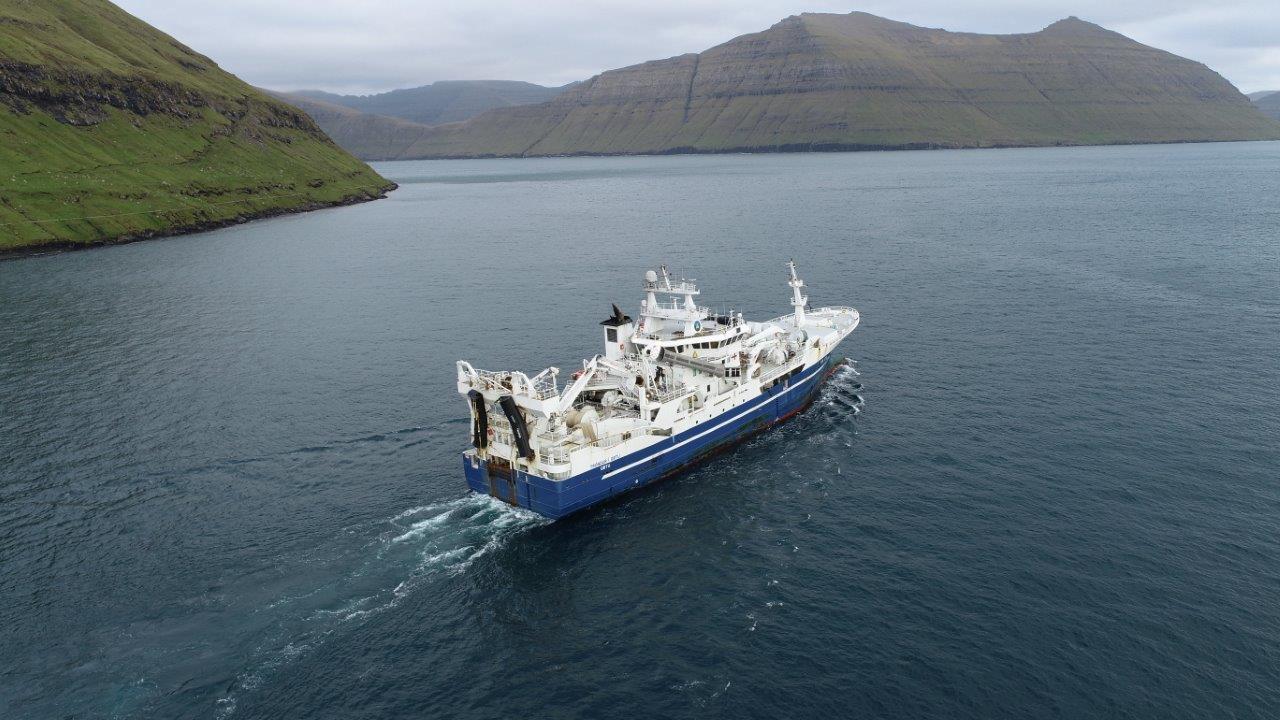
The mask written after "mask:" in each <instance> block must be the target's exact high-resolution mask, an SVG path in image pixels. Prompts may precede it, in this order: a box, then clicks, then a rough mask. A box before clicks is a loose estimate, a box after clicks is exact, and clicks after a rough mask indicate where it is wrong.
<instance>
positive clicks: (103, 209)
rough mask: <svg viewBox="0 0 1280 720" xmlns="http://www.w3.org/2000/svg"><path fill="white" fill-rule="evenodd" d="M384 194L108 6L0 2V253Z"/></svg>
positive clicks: (185, 52)
mask: <svg viewBox="0 0 1280 720" xmlns="http://www.w3.org/2000/svg"><path fill="white" fill-rule="evenodd" d="M393 187H395V185H394V184H393V183H391V182H389V181H387V180H385V179H383V178H381V177H379V176H378V174H377V173H375V172H374V171H373V170H372V169H371V168H369V167H368V166H367V165H365V164H364V163H361V162H359V161H358V160H356V159H355V158H353V157H352V156H351V155H349V154H348V153H346V152H344V151H343V150H342V149H340V148H339V147H338V146H336V145H335V144H334V143H333V141H332V140H330V139H329V138H328V137H327V136H326V135H325V134H324V133H323V132H321V130H320V128H318V127H317V126H316V124H315V123H314V122H312V120H311V119H310V118H308V117H307V116H306V115H304V114H303V113H300V112H298V111H297V110H296V109H294V108H292V107H290V106H288V105H285V104H284V103H281V102H278V101H276V100H274V99H272V98H270V97H268V96H267V95H265V94H263V93H261V92H259V91H257V90H255V89H254V88H252V87H250V86H249V85H246V84H245V83H244V82H242V81H241V80H239V79H238V78H236V77H235V76H234V75H231V74H230V73H227V72H225V71H223V70H222V69H221V68H219V67H218V66H217V64H216V63H214V62H213V61H212V60H210V59H209V58H207V57H205V56H203V55H200V54H199V53H196V52H195V51H193V50H191V49H190V48H188V47H186V46H185V45H182V44H181V43H179V42H178V41H177V40H175V39H173V38H171V37H169V36H168V35H165V34H164V33H161V32H160V31H159V30H156V29H155V28H153V27H151V26H149V25H147V24H146V23H144V22H142V21H141V20H138V19H137V18H135V17H133V16H131V15H129V14H128V13H126V12H125V11H123V10H121V9H120V8H118V7H116V6H115V5H113V4H111V3H110V2H106V0H40V2H28V1H26V0H0V253H3V252H8V251H13V250H17V249H24V248H31V247H37V246H62V247H73V246H76V245H84V244H100V243H108V242H119V241H124V240H130V239H137V238H143V237H152V236H156V235H168V234H173V233H178V232H188V231H194V230H201V229H207V228H211V227H218V226H221V225H226V224H230V223H234V222H241V221H243V220H246V219H249V218H254V217H264V216H267V215H275V214H280V213H285V212H297V211H301V210H308V209H314V208H317V207H324V206H330V205H337V204H342V203H347V202H355V201H360V200H369V199H373V198H376V197H380V196H381V195H382V194H383V193H384V192H385V191H386V190H388V189H390V188H393Z"/></svg>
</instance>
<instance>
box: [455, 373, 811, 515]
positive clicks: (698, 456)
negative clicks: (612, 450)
mask: <svg viewBox="0 0 1280 720" xmlns="http://www.w3.org/2000/svg"><path fill="white" fill-rule="evenodd" d="M831 365H832V361H831V356H830V355H828V356H827V357H825V358H823V359H822V360H821V361H820V362H818V363H815V364H814V365H812V366H810V367H807V368H805V369H804V370H803V371H802V372H800V373H798V374H796V375H795V376H793V377H791V378H790V380H789V381H787V382H786V383H785V384H782V385H778V386H775V387H773V388H770V389H769V390H766V391H765V392H763V393H761V394H760V395H759V396H758V397H756V398H755V399H753V400H750V401H748V402H746V403H743V404H742V405H741V406H740V407H738V408H735V409H734V410H733V411H731V412H729V413H726V414H725V415H723V416H721V417H717V418H715V419H713V420H709V421H707V422H705V423H703V424H701V425H699V426H697V427H695V428H691V429H689V430H686V431H685V432H683V433H680V434H679V435H674V436H672V437H669V438H665V439H663V440H662V441H660V442H658V443H655V444H653V445H650V446H649V447H646V448H645V449H643V450H640V451H638V452H635V453H632V454H630V455H626V456H624V457H621V458H618V459H617V460H614V461H612V462H609V463H607V464H605V465H601V466H600V467H596V468H592V469H591V470H588V471H586V472H582V473H579V474H577V475H574V476H573V477H570V478H567V479H565V480H550V479H548V478H544V477H540V476H538V475H531V474H529V473H526V472H523V471H521V470H518V469H516V470H512V471H511V475H510V476H509V477H508V476H505V475H503V476H498V475H497V474H494V475H492V476H491V474H490V473H489V470H488V467H487V466H486V464H485V463H483V462H479V461H477V462H475V463H474V464H473V462H472V458H470V457H468V456H466V455H464V456H463V459H462V467H463V470H464V472H465V473H466V476H467V485H469V486H470V487H471V489H472V490H474V491H476V492H478V493H484V494H486V495H492V496H494V497H496V498H498V499H500V500H503V501H504V502H507V503H510V504H512V505H517V506H519V507H522V508H527V509H529V510H533V511H534V512H536V513H538V514H540V515H545V516H546V517H549V518H553V519H554V518H562V517H564V516H566V515H570V514H572V513H575V512H577V511H579V510H583V509H585V508H588V507H591V506H592V505H595V504H597V503H600V502H603V501H605V500H608V499H609V498H611V497H614V496H615V495H620V494H622V493H624V492H626V491H628V490H634V489H636V488H640V487H644V486H645V485H648V484H650V483H652V482H655V481H657V480H660V479H662V478H665V477H668V476H670V475H674V474H676V473H677V472H679V471H681V470H685V469H688V468H689V467H690V466H691V465H692V464H693V463H696V462H698V461H699V460H702V459H704V458H706V457H707V456H709V455H711V454H713V453H715V452H716V451H717V450H721V449H723V448H725V447H727V446H729V445H732V444H733V443H735V442H738V441H740V440H743V439H745V438H747V437H749V436H751V435H754V434H756V433H758V432H760V431H762V430H765V429H767V428H769V427H771V426H773V425H775V424H777V423H779V422H781V421H783V420H786V419H787V418H789V417H791V416H792V415H795V414H796V413H798V412H800V411H801V410H803V409H805V408H806V407H808V405H809V403H811V402H813V398H814V396H815V395H817V393H818V389H819V388H821V387H822V383H823V381H824V380H825V379H826V378H827V376H828V375H829V374H830V371H831Z"/></svg>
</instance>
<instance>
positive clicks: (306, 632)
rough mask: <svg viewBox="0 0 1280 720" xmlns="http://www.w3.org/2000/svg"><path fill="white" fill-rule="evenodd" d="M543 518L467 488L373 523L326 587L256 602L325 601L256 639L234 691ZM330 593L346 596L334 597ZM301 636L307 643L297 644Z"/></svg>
mask: <svg viewBox="0 0 1280 720" xmlns="http://www.w3.org/2000/svg"><path fill="white" fill-rule="evenodd" d="M549 522H551V521H550V520H548V519H547V518H544V517H542V516H541V515H538V514H537V513H534V512H530V511H528V510H524V509H521V508H514V507H511V506H510V505H507V504H506V503H503V502H501V501H499V500H496V499H494V498H491V497H489V496H487V495H479V494H474V493H472V494H468V495H466V496H463V497H460V498H455V499H453V500H447V501H443V502H438V503H431V504H428V505H419V506H416V507H412V508H409V509H407V510H404V511H402V512H400V513H398V514H396V515H394V516H393V517H390V518H388V519H386V520H383V521H381V522H380V523H377V524H376V525H375V527H378V526H381V527H382V528H383V529H382V531H381V532H380V533H379V535H378V537H377V538H376V539H374V540H373V541H372V542H370V543H368V544H367V545H366V546H365V547H366V548H368V547H369V546H373V547H374V548H376V551H375V552H373V553H371V554H370V555H368V556H366V559H365V560H364V562H362V563H360V564H359V565H358V566H357V567H354V568H351V569H350V570H349V571H348V572H347V573H346V574H345V575H344V576H343V577H340V578H335V579H334V581H333V582H332V583H331V584H329V585H324V586H321V587H320V588H316V589H315V590H311V591H308V592H303V593H296V594H293V595H290V596H287V597H284V598H280V599H278V600H276V601H274V602H272V603H270V604H268V605H267V606H266V608H264V609H265V610H268V611H273V612H277V613H284V612H287V608H288V607H289V606H292V605H297V604H300V603H302V601H305V600H307V599H311V598H314V599H315V600H314V603H315V604H316V605H318V604H321V603H323V604H325V605H328V607H316V606H314V605H313V606H312V607H310V608H307V607H297V608H296V610H295V611H294V612H295V613H297V615H296V616H295V618H293V619H292V620H290V619H289V618H285V619H284V623H283V624H285V627H284V628H283V631H282V632H283V635H284V636H283V637H276V638H274V639H268V640H266V641H265V642H264V643H263V645H264V646H265V647H263V649H262V652H261V653H256V654H257V658H256V659H255V663H254V667H252V668H248V669H246V670H245V672H243V673H241V674H240V675H239V676H238V678H237V680H236V690H237V691H252V690H254V689H255V688H257V687H259V686H261V684H262V683H263V681H264V679H265V678H264V675H268V674H270V673H271V672H272V671H274V670H276V669H277V668H279V667H280V666H282V665H284V664H286V663H289V662H292V661H294V660H296V659H297V658H298V657H300V656H301V655H302V654H303V653H304V651H306V650H309V649H310V648H313V647H314V646H315V645H316V644H319V643H320V642H323V638H327V637H329V636H330V635H331V634H332V633H333V632H334V631H335V630H336V629H337V628H339V627H341V626H342V625H344V624H345V623H347V622H350V621H352V620H362V619H365V618H368V617H371V616H374V615H377V614H380V613H383V612H386V611H387V610H390V609H392V608H395V607H396V606H398V605H399V604H400V603H401V601H402V600H404V598H406V597H408V596H410V595H411V594H412V593H413V592H414V591H415V590H416V589H417V588H419V587H422V586H423V585H425V584H428V583H430V582H431V580H432V579H433V578H439V577H456V576H458V575H461V574H462V573H464V572H466V570H467V569H468V568H469V567H471V565H472V563H474V562H475V561H476V560H477V559H478V558H480V557H483V556H484V555H486V554H488V553H490V552H493V551H494V550H497V549H498V548H501V547H502V546H504V545H505V544H506V543H507V542H509V541H510V540H511V539H512V538H513V537H515V536H517V535H519V534H520V533H522V532H524V531H526V530H528V529H531V528H534V527H538V526H540V525H545V524H547V523H549ZM406 568H407V576H406ZM388 576H391V577H388ZM371 585H372V586H371ZM378 585H381V587H378ZM371 591H372V592H371ZM334 593H336V594H337V595H338V596H339V597H340V596H342V595H346V596H347V597H348V598H350V599H347V600H345V601H338V602H335V598H334V597H333V595H334ZM325 598H327V599H328V601H327V602H325V600H324V599H325ZM334 605H336V607H334ZM295 622H296V623H298V624H296V625H295V624H294V623H295ZM317 626H318V627H317ZM304 637H305V638H307V639H308V640H309V641H310V644H304V643H301V642H300V639H301V638H304ZM236 700H237V698H236V694H235V692H232V693H230V694H228V695H227V696H225V697H223V698H221V699H220V700H219V701H218V716H219V717H227V716H230V715H231V714H233V713H234V712H235V710H236V705H237V702H236Z"/></svg>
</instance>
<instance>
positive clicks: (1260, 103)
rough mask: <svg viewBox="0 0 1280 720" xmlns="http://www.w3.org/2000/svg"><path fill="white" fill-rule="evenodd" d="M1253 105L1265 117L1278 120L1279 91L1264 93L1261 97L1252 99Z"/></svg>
mask: <svg viewBox="0 0 1280 720" xmlns="http://www.w3.org/2000/svg"><path fill="white" fill-rule="evenodd" d="M1253 105H1254V107H1256V108H1258V109H1259V110H1261V111H1262V113H1263V114H1264V115H1266V116H1267V117H1272V118H1275V119H1276V120H1280V92H1270V93H1264V94H1263V95H1262V97H1259V98H1255V99H1254V101H1253Z"/></svg>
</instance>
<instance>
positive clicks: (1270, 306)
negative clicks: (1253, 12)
mask: <svg viewBox="0 0 1280 720" xmlns="http://www.w3.org/2000/svg"><path fill="white" fill-rule="evenodd" d="M378 168H379V169H380V170H381V171H382V172H383V173H384V174H385V175H387V176H388V177H391V178H393V179H395V180H396V181H398V182H399V183H400V184H401V189H400V190H399V191H397V192H395V193H394V194H392V195H391V196H390V198H389V199H387V200H383V201H380V202H375V203H370V204H365V205H360V206H356V207H349V208H342V209H335V210H329V211H323V212H316V213H312V214H308V215H302V216H296V217H287V218H279V219H275V220H269V221H264V222H256V223H252V224H249V225H245V226H241V227H236V228H230V229H226V230H222V231H218V232H213V233H208V234H205V235H200V236H191V237H182V238H174V239H170V240H163V241H152V242H145V243H138V244H134V245H128V246H122V247H115V248H108V249H100V250H93V251H86V252H80V253H70V254H60V255H50V256H44V257H33V258H27V259H21V260H14V261H9V262H3V263H0V409H2V413H0V462H2V464H0V474H2V480H0V657H3V659H4V661H3V663H2V664H0V716H3V717H5V718H303V717H306V718H390V717H431V718H475V719H477V720H479V719H482V718H483V719H487V718H496V717H533V718H599V717H670V718H685V717H687V718H694V717H698V718H702V717H724V718H772V717H802V718H828V717H859V718H990V717H1019V718H1078V717H1109V718H1205V717H1234V718H1270V717H1275V716H1276V715H1277V714H1280V202H1277V198H1280V143H1252V144H1219V145H1181V146H1163V147H1156V146H1146V147H1137V146H1135V147H1112V148H1063V149H1035V150H1000V151H959V152H900V153H861V154H813V155H757V156H709V157H656V158H594V159H588V158H580V159H544V160H523V161H508V160H491V161H476V162H470V161H468V162H412V163H387V164H381V165H379V166H378ZM791 257H794V258H795V259H796V261H797V262H798V263H799V267H800V270H801V274H802V275H803V277H804V278H805V279H806V280H807V281H808V284H809V286H810V294H811V297H812V300H813V304H814V305H822V304H849V305H854V306H856V307H858V308H859V309H860V310H861V312H862V314H863V324H862V326H861V327H860V328H859V329H858V331H857V332H855V333H854V334H853V336H852V337H851V338H850V339H849V340H848V341H846V343H845V345H844V346H842V348H841V349H840V352H841V354H843V355H846V356H848V357H849V358H850V359H852V360H853V361H855V364H854V365H851V366H850V369H848V370H845V371H842V372H841V373H840V374H838V375H836V376H835V377H834V378H833V379H832V380H831V381H830V382H829V384H828V385H827V386H826V388H825V389H824V390H823V392H822V395H821V397H820V398H819V400H818V402H817V403H816V404H815V405H814V407H812V408H811V409H810V410H809V411H807V412H805V413H804V414H802V415H800V416H798V417H797V418H795V419H794V420H792V421H790V422H789V423H788V424H786V425H785V426H782V427H780V428H779V429H777V430H775V431H773V432H771V433H768V434H766V435H763V436H760V437H758V438H756V439H754V440H752V441H751V442H748V443H746V444H745V445H743V446H740V447H739V448H737V449H736V450H734V451H732V452H730V453H728V454H725V455H723V456H721V457H719V458H717V459H716V460H715V461H713V462H712V463H710V464H708V465H705V466H702V467H699V468H696V469H693V470H691V471H690V472H688V473H687V474H685V475H683V476H680V477H677V478H674V479H672V480H670V481H667V482H665V483H663V484H661V485H659V486H656V487H654V488H651V489H647V490H644V491H641V492H638V493H636V494H633V495H631V496H627V497H625V498H623V499H621V500H619V501H616V502H612V503H610V504H607V505H605V506H602V507H599V508H597V509H593V510H589V511H587V512H584V513H582V514H580V515H577V516H574V517H572V518H570V519H567V520H564V521H560V522H555V523H549V522H546V521H543V520H541V519H539V518H537V517H536V516H533V515H530V514H527V513H523V512H518V511H514V510H512V509H510V508H507V507H505V506H502V505H500V504H496V503H495V502H493V501H491V500H489V499H487V498H484V497H477V496H468V495H467V494H466V493H465V485H464V483H463V478H462V473H461V467H460V460H459V453H460V452H461V451H462V450H463V449H464V448H465V447H466V444H467V427H468V425H467V407H466V405H465V403H464V402H463V401H462V399H461V398H459V397H458V396H457V395H456V391H455V386H454V361H455V360H457V359H460V358H465V359H469V360H471V361H473V362H475V363H476V364H477V365H479V366H482V367H491V368H519V369H524V370H527V371H536V370H539V369H541V368H543V367H545V366H546V365H548V364H556V365H558V366H559V367H561V368H566V369H568V368H572V367H574V366H575V365H576V363H577V362H578V360H579V359H580V358H582V357H585V356H589V355H591V354H593V353H594V352H596V351H597V350H598V348H599V343H600V337H599V328H598V326H597V324H596V323H597V322H598V321H599V320H601V319H603V318H604V317H606V316H607V315H608V311H609V303H610V302H617V303H618V304H619V305H620V306H622V307H623V308H624V309H627V310H629V311H632V312H634V310H635V308H636V306H637V304H638V301H639V299H640V292H639V289H638V285H639V281H640V277H641V273H642V272H643V271H644V270H645V269H647V268H650V267H652V266H654V265H656V264H658V263H660V262H666V263H668V264H669V265H670V266H671V267H672V268H673V269H674V270H676V271H679V272H684V273H686V274H688V275H691V276H694V277H697V278H698V279H699V281H700V282H701V284H702V286H703V287H704V295H703V299H704V300H707V301H708V302H710V303H717V304H718V303H725V304H733V305H734V306H735V307H736V308H737V309H739V310H741V311H742V312H744V313H746V314H747V316H748V317H752V316H754V317H757V318H761V317H771V316H774V315H778V314H781V313H784V312H787V311H788V307H787V304H786V303H787V297H788V288H787V287H786V285H785V269H784V267H783V263H784V262H785V261H786V260H787V259H788V258H791ZM855 373H856V374H855Z"/></svg>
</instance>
